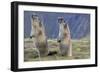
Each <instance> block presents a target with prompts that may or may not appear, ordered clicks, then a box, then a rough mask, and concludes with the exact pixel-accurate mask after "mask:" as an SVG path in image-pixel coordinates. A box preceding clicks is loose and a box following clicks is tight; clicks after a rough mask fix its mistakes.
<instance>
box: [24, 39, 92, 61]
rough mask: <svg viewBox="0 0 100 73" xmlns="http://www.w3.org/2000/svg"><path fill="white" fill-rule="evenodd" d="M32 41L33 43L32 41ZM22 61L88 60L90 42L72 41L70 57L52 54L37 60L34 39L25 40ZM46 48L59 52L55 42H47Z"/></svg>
mask: <svg viewBox="0 0 100 73" xmlns="http://www.w3.org/2000/svg"><path fill="white" fill-rule="evenodd" d="M32 40H33V41H32ZM24 44H25V47H24V61H25V62H27V61H39V60H41V61H50V60H71V59H88V58H90V41H89V39H81V40H72V51H73V52H72V53H73V56H72V57H67V56H60V55H59V54H54V55H52V56H46V57H42V58H41V59H39V57H38V52H37V51H36V48H35V46H34V45H35V44H34V39H28V38H27V39H25V41H24ZM48 47H49V50H50V51H57V52H59V44H58V43H57V41H56V40H48Z"/></svg>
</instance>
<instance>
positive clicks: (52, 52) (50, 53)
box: [48, 51, 57, 56]
mask: <svg viewBox="0 0 100 73" xmlns="http://www.w3.org/2000/svg"><path fill="white" fill-rule="evenodd" d="M55 54H57V51H50V52H49V53H48V56H52V55H55Z"/></svg>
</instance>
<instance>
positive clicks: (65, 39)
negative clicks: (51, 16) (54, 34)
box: [58, 17, 72, 56]
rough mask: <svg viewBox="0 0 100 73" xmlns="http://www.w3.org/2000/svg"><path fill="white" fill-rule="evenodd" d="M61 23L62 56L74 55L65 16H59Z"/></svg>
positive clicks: (60, 43)
mask: <svg viewBox="0 0 100 73" xmlns="http://www.w3.org/2000/svg"><path fill="white" fill-rule="evenodd" d="M58 24H59V37H58V42H59V50H60V54H61V55H62V56H65V55H66V56H72V42H71V35H70V30H69V26H68V24H66V23H65V21H64V18H63V17H59V18H58Z"/></svg>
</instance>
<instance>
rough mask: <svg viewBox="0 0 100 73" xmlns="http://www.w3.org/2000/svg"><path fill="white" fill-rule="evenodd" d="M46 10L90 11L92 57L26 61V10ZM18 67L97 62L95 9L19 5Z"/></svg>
mask: <svg viewBox="0 0 100 73" xmlns="http://www.w3.org/2000/svg"><path fill="white" fill-rule="evenodd" d="M25 10H27V11H46V12H48V11H49V12H67V13H89V14H91V16H90V17H91V18H90V24H91V25H90V26H91V29H90V34H91V37H90V41H91V46H90V47H91V50H90V52H91V53H90V59H81V60H60V61H37V62H24V51H23V49H24V48H23V47H24V45H23V44H24V40H23V39H24V35H23V33H24V11H25ZM18 21H19V22H18V25H19V27H18V33H19V34H18V35H19V36H18V40H19V42H18V45H19V46H18V68H35V67H50V66H64V65H66V66H71V65H84V64H95V10H94V9H90V10H89V9H79V8H61V7H48V6H45V7H44V6H27V5H19V6H18Z"/></svg>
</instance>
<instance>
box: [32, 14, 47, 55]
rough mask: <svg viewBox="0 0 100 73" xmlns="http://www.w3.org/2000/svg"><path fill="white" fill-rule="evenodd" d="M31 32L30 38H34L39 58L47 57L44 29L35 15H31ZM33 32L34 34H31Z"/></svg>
mask: <svg viewBox="0 0 100 73" xmlns="http://www.w3.org/2000/svg"><path fill="white" fill-rule="evenodd" d="M31 21H32V23H31V24H32V30H31V36H30V37H31V38H32V36H34V38H35V45H36V48H37V50H38V52H39V55H40V57H42V56H46V55H48V44H47V38H46V35H45V30H44V27H43V25H42V23H41V21H40V19H39V17H38V16H37V15H32V18H31ZM33 32H34V33H33Z"/></svg>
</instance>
